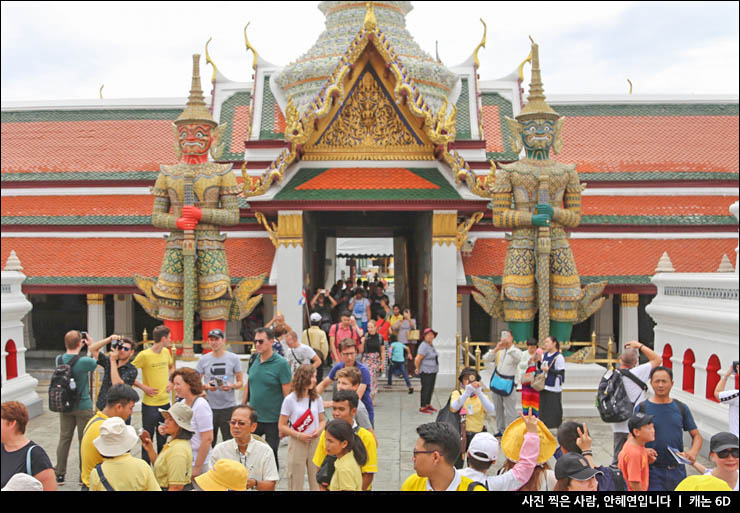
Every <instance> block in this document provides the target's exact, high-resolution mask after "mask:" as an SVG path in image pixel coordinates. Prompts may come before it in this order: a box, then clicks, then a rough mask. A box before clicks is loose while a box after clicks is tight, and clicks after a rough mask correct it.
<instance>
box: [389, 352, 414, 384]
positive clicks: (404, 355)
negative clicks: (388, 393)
mask: <svg viewBox="0 0 740 513" xmlns="http://www.w3.org/2000/svg"><path fill="white" fill-rule="evenodd" d="M406 359H409V360H411V359H412V356H411V351H410V350H409V348H408V346H407V345H405V344H404V343H403V342H399V341H398V340H396V341H393V342H391V368H390V369H388V386H390V385H392V384H393V373H394V372H396V371H398V372H400V373H401V375H402V376H403V380H404V381H405V382H406V386H407V387H408V388H409V394H413V393H414V389H413V387H412V386H411V381H409V374H408V372H407V371H406Z"/></svg>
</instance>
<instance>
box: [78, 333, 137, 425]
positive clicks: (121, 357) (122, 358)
mask: <svg viewBox="0 0 740 513" xmlns="http://www.w3.org/2000/svg"><path fill="white" fill-rule="evenodd" d="M107 344H111V351H110V354H109V355H106V354H105V351H101V350H100V349H101V348H103V347H105V346H106V345H107ZM135 347H136V346H135V345H134V342H133V341H132V340H131V339H130V338H127V337H121V336H120V335H111V336H110V337H108V338H104V339H103V340H101V341H100V342H95V343H93V344H90V345H89V346H88V349H89V351H90V356H91V357H92V358H94V359H96V360H97V362H98V365H100V366H101V367H102V368H103V382H102V383H101V384H100V391H99V392H98V398H97V400H96V401H95V407H96V408H97V409H98V411H103V410H104V409H105V406H106V404H107V400H108V399H107V398H108V390H110V387H112V386H113V385H120V384H125V385H128V386H130V387H133V386H136V387H138V388H141V386H142V385H141V383H137V382H136V377H137V375H138V373H139V371H138V370H137V369H136V367H134V366H133V365H131V359H132V358H133V356H134V350H135ZM125 420H126V424H129V425H130V424H131V419H130V418H128V419H125Z"/></svg>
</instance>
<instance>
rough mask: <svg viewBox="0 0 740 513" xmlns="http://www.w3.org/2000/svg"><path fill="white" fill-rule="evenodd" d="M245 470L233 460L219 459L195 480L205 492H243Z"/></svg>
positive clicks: (245, 480) (245, 483)
mask: <svg viewBox="0 0 740 513" xmlns="http://www.w3.org/2000/svg"><path fill="white" fill-rule="evenodd" d="M247 477H248V474H247V469H246V468H244V465H242V464H241V463H239V462H238V461H234V460H227V459H221V460H218V461H217V462H216V464H215V465H214V466H213V468H212V469H211V470H209V471H208V472H206V473H205V474H201V475H199V476H198V477H196V478H195V482H196V483H198V486H200V488H201V489H202V490H203V491H206V492H227V491H235V492H244V491H246V489H247Z"/></svg>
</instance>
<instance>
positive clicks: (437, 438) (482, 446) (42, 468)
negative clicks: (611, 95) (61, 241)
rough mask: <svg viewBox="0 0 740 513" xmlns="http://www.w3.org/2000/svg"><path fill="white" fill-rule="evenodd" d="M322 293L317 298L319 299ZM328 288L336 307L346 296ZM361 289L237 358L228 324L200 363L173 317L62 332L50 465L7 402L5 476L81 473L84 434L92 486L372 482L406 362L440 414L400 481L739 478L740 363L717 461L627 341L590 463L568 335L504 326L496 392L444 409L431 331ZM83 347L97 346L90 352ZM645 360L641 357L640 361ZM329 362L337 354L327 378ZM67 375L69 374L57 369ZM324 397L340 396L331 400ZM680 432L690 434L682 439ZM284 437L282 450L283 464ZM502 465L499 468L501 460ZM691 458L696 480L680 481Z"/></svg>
mask: <svg viewBox="0 0 740 513" xmlns="http://www.w3.org/2000/svg"><path fill="white" fill-rule="evenodd" d="M375 295H377V294H375ZM360 296H362V297H360ZM320 297H321V294H319V296H318V297H315V298H314V301H315V304H317V305H319V304H320V302H324V301H326V300H325V299H319V298H320ZM329 297H330V298H331V299H332V301H331V302H332V303H336V304H337V305H340V304H341V303H342V301H341V300H342V297H340V298H339V299H337V298H335V297H334V296H329ZM362 299H366V298H365V297H364V295H363V294H355V295H354V297H350V298H349V299H348V305H347V307H348V309H347V310H342V311H341V312H339V320H338V322H336V323H334V324H331V323H330V324H329V326H328V327H327V325H326V322H325V318H324V317H323V315H322V313H321V312H314V313H313V314H312V316H311V327H310V328H309V329H307V330H304V331H303V333H302V334H301V336H300V337H299V335H298V333H296V332H295V331H293V330H292V329H291V328H290V326H287V324H286V323H285V320H284V319H283V318H282V316H279V315H278V316H276V318H274V319H272V321H271V322H269V323H267V325H268V326H269V327H262V328H258V329H256V331H255V334H254V352H253V353H252V356H251V357H250V358H249V360H248V362H247V363H245V368H243V367H242V363H241V361H240V359H239V356H237V355H236V354H234V353H231V352H229V351H227V349H226V340H225V336H224V333H223V332H222V331H221V330H219V329H214V330H212V331H211V332H210V333H208V337H207V339H208V345H209V347H210V350H209V351H206V352H205V353H204V354H203V355H202V356H201V357H200V359H199V360H198V362H197V365H195V367H194V368H190V367H187V366H183V367H179V368H177V369H176V368H175V365H174V361H173V358H172V354H171V352H170V347H171V340H170V331H169V329H168V328H167V327H166V326H158V327H157V328H155V329H154V331H153V344H152V346H151V347H149V348H147V349H144V350H142V351H140V352H139V353H138V354H136V355H135V356H134V349H135V344H134V343H133V342H132V341H131V340H129V339H127V338H124V337H119V336H117V335H112V336H110V337H108V338H106V339H104V340H101V341H98V342H94V341H92V340H90V339H89V337H88V336H87V335H86V334H85V333H84V332H79V331H75V330H73V331H70V332H68V333H67V334H66V336H65V340H64V343H65V348H66V352H65V353H64V354H63V355H60V357H58V358H57V362H56V363H57V369H56V371H55V378H52V387H50V404H52V403H54V404H56V399H57V398H58V397H57V392H56V391H55V392H52V391H51V389H52V388H53V387H54V384H55V383H61V384H60V385H59V387H57V388H59V389H60V390H61V389H64V390H67V391H68V392H69V391H70V390H71V392H72V393H73V394H74V397H75V400H74V401H72V403H73V404H71V406H69V407H67V408H64V407H60V409H59V415H60V419H59V420H60V422H59V425H60V437H59V444H58V446H57V453H56V464H55V465H53V464H52V462H51V459H50V457H49V455H48V453H47V451H46V450H45V449H44V448H43V447H41V446H39V445H38V444H36V443H34V442H33V441H31V440H30V439H28V438H27V437H26V435H25V431H26V427H27V425H28V421H29V417H28V411H27V410H26V407H25V406H24V405H23V404H21V403H19V402H6V403H3V404H2V487H3V488H2V489H3V490H45V491H52V490H58V489H59V487H62V486H65V485H67V486H70V485H72V483H67V482H66V480H65V474H66V469H67V459H68V455H69V449H70V445H71V441H72V438H73V436H74V432H75V429H76V430H77V437H78V440H79V446H80V483H79V486H80V488H81V490H83V491H159V490H167V491H182V490H185V491H187V490H196V491H198V490H201V491H226V490H232V491H246V490H251V491H273V490H275V489H276V485H277V483H278V481H279V480H280V474H279V468H280V466H283V467H284V475H285V480H286V481H287V487H288V489H289V490H292V491H300V490H304V484H305V483H306V482H307V483H308V489H309V490H311V491H371V490H372V489H373V479H374V477H375V475H376V474H377V472H378V460H379V455H378V437H377V434H376V432H375V429H374V426H375V406H376V404H377V403H376V401H379V400H381V397H382V395H381V396H378V380H379V379H382V376H383V374H384V373H385V377H386V378H387V380H388V382H389V383H390V382H391V381H392V377H393V374H394V371H395V372H398V373H400V374H401V376H402V377H403V378H404V380H405V381H406V384H407V385H408V389H409V393H413V391H414V390H413V387H412V386H411V383H410V380H409V376H408V375H409V372H408V371H409V370H410V371H411V374H412V375H415V376H419V377H420V378H421V379H420V381H421V393H420V406H419V411H420V412H422V413H428V414H431V415H435V414H436V418H430V419H429V420H430V421H431V422H427V423H423V424H421V425H420V426H418V428H417V430H416V431H417V434H418V439H417V440H416V443H415V445H414V447H413V453H412V454H413V456H412V458H413V463H414V471H415V472H414V473H413V474H412V475H411V476H409V477H407V478H406V479H405V481H404V482H403V485H402V486H401V491H441V490H459V491H486V490H487V491H516V490H520V491H554V492H558V491H619V492H630V491H634V492H638V491H670V490H738V433H737V430H738V418H737V416H738V413H737V412H738V391H737V389H735V390H725V388H726V384H727V380H728V379H729V378H730V377H731V376H732V375H733V373H734V374H735V376H737V366H736V365H735V364H733V365H734V366H733V368H731V369H729V370H728V371H727V372H726V373H725V374H724V377H723V378H722V379H721V380H720V383H718V385H717V389H716V392H715V394H716V396H717V399H718V400H720V401H722V402H727V403H729V404H730V409H731V414H730V426H729V430H728V431H726V432H719V433H716V434H714V436H712V437H711V440H710V443H709V446H710V447H709V456H710V460H711V462H712V465H713V466H712V467H711V468H706V467H704V466H703V465H701V464H700V463H699V462H697V457H698V455H699V451H700V449H701V447H702V436H701V435H700V434H699V431H698V429H697V426H696V423H695V421H694V418H693V416H692V413H691V411H690V409H689V408H688V407H687V406H686V405H685V404H683V403H681V402H680V401H677V400H675V399H672V398H671V397H670V392H671V389H672V386H673V376H672V372H671V369H670V368H666V367H664V366H662V365H661V359H660V357H659V356H658V355H657V354H656V353H655V352H654V351H652V350H651V349H650V348H649V347H647V346H645V345H643V344H641V343H639V342H630V343H628V344H626V347H625V348H624V352H623V353H622V354H621V356H620V368H619V370H615V371H613V372H610V373H607V374H606V375H605V377H604V378H602V382H608V383H613V382H615V381H619V380H621V382H620V383H619V384H618V385H619V386H621V387H622V389H623V392H624V394H623V395H625V396H626V398H627V399H624V400H623V402H625V401H627V402H628V404H627V403H625V404H627V407H628V411H627V414H626V417H625V418H624V419H623V420H621V421H619V422H612V423H611V425H612V428H613V433H614V437H613V455H612V461H611V462H610V463H609V464H607V465H603V464H602V465H598V464H597V462H596V461H595V460H594V455H593V449H592V444H593V440H592V438H591V434H590V432H589V429H588V426H587V425H586V424H580V423H576V422H572V421H567V422H563V409H562V399H561V394H562V387H563V384H564V383H565V379H566V376H565V361H564V358H563V355H562V354H561V352H560V343H559V341H558V340H556V339H555V338H553V337H549V338H548V339H547V340H546V341H545V344H544V347H542V348H539V347H538V345H537V344H536V343H535V342H534V341H532V342H530V343H529V344H528V346H527V349H526V350H524V351H522V350H519V349H517V348H516V347H515V346H514V345H513V339H512V337H511V334H510V333H509V332H506V331H505V332H503V333H502V335H501V340H500V342H499V343H498V345H496V346H495V347H493V348H492V350H491V351H489V353H488V355H487V357H486V360H488V361H490V362H491V363H492V365H493V376H492V378H491V381H490V383H489V384H488V385H489V386H488V387H486V388H490V394H487V393H485V392H484V384H483V382H482V379H481V376H480V375H479V374H478V372H477V371H476V369H474V368H471V367H467V368H465V369H463V371H462V372H461V373H460V375H459V376H458V383H457V387H456V388H455V390H454V391H453V392H452V393H451V395H450V396H449V398H448V400H447V403H446V404H445V405H444V406H441V405H440V406H441V408H440V410H441V411H440V410H438V409H437V408H435V407H434V406H432V392H433V391H434V389H435V378H436V375H437V372H438V370H439V369H438V358H437V352H436V349H435V345H434V340H435V338H436V336H437V333H436V332H435V331H434V330H432V329H430V328H427V329H425V330H424V331H423V332H422V333H421V334H420V336H418V337H417V340H418V341H419V343H418V344H414V345H415V346H416V345H418V348H417V347H414V348H411V347H410V346H411V345H412V344H411V343H410V341H411V340H412V339H413V338H414V334H413V331H415V330H416V323H415V321H414V319H413V318H412V317H411V316H410V312H408V310H406V311H404V310H402V309H401V308H400V307H398V305H395V306H394V307H393V309H388V308H387V307H388V304H387V301H385V300H383V299H382V298H381V299H380V302H379V303H378V305H379V306H378V307H376V308H375V309H373V306H372V303H369V302H366V301H362ZM358 304H359V305H360V306H359V307H358V306H357V305H358ZM324 305H326V303H324ZM363 311H364V312H365V313H366V314H367V319H365V318H364V317H362V316H361V315H360V314H361V313H362V312H363ZM383 312H385V313H386V314H385V315H383ZM383 328H386V329H383ZM106 344H111V347H112V349H111V351H110V352H109V353H108V354H105V353H104V352H103V351H102V348H103V346H105V345H106ZM278 347H279V348H280V349H281V351H278ZM84 348H86V349H87V352H88V354H89V356H84V355H83V354H81V353H84V351H83V349H84ZM641 355H642V356H644V359H645V360H647V361H646V362H645V363H643V364H640V363H639V362H640V356H641ZM328 358H331V359H332V361H333V364H332V365H331V367H330V369H329V371H328V373H327V376H326V377H322V375H321V374H320V372H321V370H322V368H323V367H324V365H325V364H326V363H327V359H328ZM98 365H100V366H102V367H103V369H104V376H103V383H102V386H101V387H100V390H99V394H98V397H97V398H96V401H95V407H93V400H92V397H91V394H90V389H89V380H88V373H90V372H91V371H93V370H94V369H95V368H96V366H98ZM139 370H141V382H139V381H138V379H139V378H138V371H139ZM61 371H64V372H61ZM57 376H61V377H64V378H65V379H66V381H65V380H62V379H61V377H60V378H59V379H60V381H58V382H55V379H56V378H57ZM648 383H649V384H650V386H651V388H652V390H653V394H652V395H650V396H648V394H647V389H648V387H647V384H648ZM65 387H66V388H65ZM736 387H737V383H736ZM135 388H139V389H140V390H141V393H142V399H141V402H142V404H141V419H142V428H141V429H140V430H139V432H137V431H136V430H135V428H134V427H132V426H131V425H130V423H131V422H130V421H131V415H132V412H133V410H134V405H135V404H136V403H137V402H138V401H139V393H138V392H137V391H136V390H135ZM518 388H520V389H521V405H522V408H521V410H520V411H517V396H518V394H517V389H518ZM60 393H61V392H60ZM326 394H330V396H331V400H330V401H324V399H323V397H326ZM171 395H172V396H173V397H175V398H176V400H175V401H174V402H172V403H171V402H170V397H171ZM59 397H63V394H62V395H59ZM52 399H54V401H52ZM62 402H64V401H62ZM329 409H330V413H328V410H329ZM600 413H602V410H601V409H600ZM490 416H495V419H496V420H495V426H496V432H495V433H490V432H488V430H487V427H486V419H487V417H490ZM602 418H603V414H602ZM432 420H433V421H432ZM684 432H688V433H689V436H690V438H691V444H690V447H688V448H685V447H684V442H683V434H684ZM284 439H287V453H285V457H284V458H283V459H282V461H280V459H279V458H278V448H279V446H280V444H281V440H284ZM155 440H156V441H155ZM139 446H140V450H141V452H140V454H139V451H138V447H139ZM409 449H410V448H405V450H409ZM134 452H136V453H137V454H134ZM497 463H501V466H500V468H498V470H497V471H494V465H496V464H497ZM601 463H605V462H601ZM687 465H690V466H693V467H694V468H695V469H696V473H697V475H693V476H690V477H687V473H686V466H687ZM74 485H77V483H74ZM72 486H73V485H72ZM72 486H70V487H72Z"/></svg>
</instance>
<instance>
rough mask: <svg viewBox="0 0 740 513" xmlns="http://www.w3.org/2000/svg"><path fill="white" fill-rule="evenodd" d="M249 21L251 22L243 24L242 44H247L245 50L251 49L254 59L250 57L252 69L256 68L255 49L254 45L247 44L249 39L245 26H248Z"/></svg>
mask: <svg viewBox="0 0 740 513" xmlns="http://www.w3.org/2000/svg"><path fill="white" fill-rule="evenodd" d="M250 23H252V22H251V21H250V22H247V24H246V25H244V44H245V45H246V46H247V51H250V50H252V53H253V54H254V59H252V69H253V70H256V69H257V50H255V49H254V46H252V45H251V44H249V39H247V27H248V26H249V24H250Z"/></svg>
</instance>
